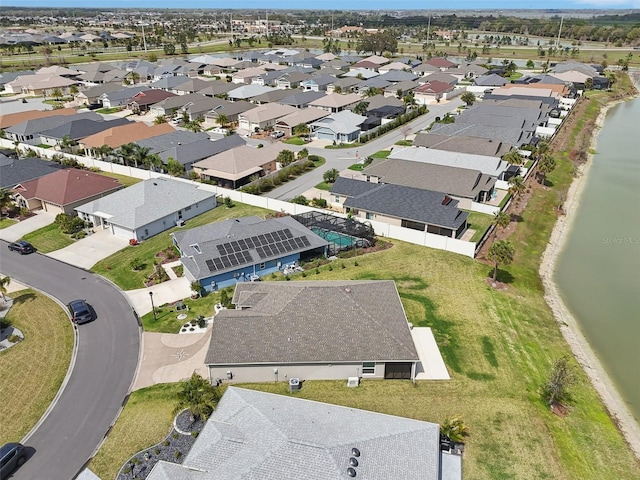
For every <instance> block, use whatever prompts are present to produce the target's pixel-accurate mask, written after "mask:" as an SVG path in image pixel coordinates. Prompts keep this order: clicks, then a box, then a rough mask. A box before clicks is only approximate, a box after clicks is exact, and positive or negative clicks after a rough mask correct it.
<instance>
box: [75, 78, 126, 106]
mask: <svg viewBox="0 0 640 480" xmlns="http://www.w3.org/2000/svg"><path fill="white" fill-rule="evenodd" d="M119 90H122V85H120V84H119V83H116V82H109V83H103V84H100V85H96V86H94V87H89V88H87V89H86V90H82V91H80V92H78V93H76V94H75V95H74V96H73V100H74V101H75V102H77V103H78V105H96V106H101V105H102V100H101V99H100V96H101V95H102V94H104V93H110V92H116V91H119Z"/></svg>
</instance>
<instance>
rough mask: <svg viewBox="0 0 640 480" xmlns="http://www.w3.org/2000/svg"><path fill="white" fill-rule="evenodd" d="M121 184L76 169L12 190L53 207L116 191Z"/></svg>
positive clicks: (30, 182) (108, 178) (53, 174)
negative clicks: (50, 204)
mask: <svg viewBox="0 0 640 480" xmlns="http://www.w3.org/2000/svg"><path fill="white" fill-rule="evenodd" d="M121 187H122V184H121V183H120V182H119V181H118V180H116V179H114V178H110V177H105V176H104V175H98V174H97V173H93V172H89V171H87V170H80V169H77V168H69V169H66V170H58V171H57V172H54V173H50V174H49V175H45V176H44V177H40V178H37V179H35V180H29V181H28V182H24V183H22V184H20V185H18V186H17V187H16V188H14V189H13V190H14V191H15V192H17V193H19V194H20V195H22V196H23V197H24V198H26V199H31V198H36V199H38V200H42V201H45V202H48V203H53V204H55V205H60V206H64V205H68V204H70V203H74V202H78V201H80V200H83V199H85V198H91V197H93V196H95V195H99V194H101V193H108V192H111V191H115V190H118V189H119V188H121Z"/></svg>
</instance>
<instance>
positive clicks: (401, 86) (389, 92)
mask: <svg viewBox="0 0 640 480" xmlns="http://www.w3.org/2000/svg"><path fill="white" fill-rule="evenodd" d="M419 86H420V84H419V83H418V82H417V81H416V80H410V81H408V82H398V83H394V84H392V85H389V86H388V87H387V88H385V89H384V96H385V97H387V98H391V97H398V92H400V96H399V97H398V98H402V97H403V96H404V95H406V94H407V93H408V92H410V91H412V90H414V89H416V88H418V87H419Z"/></svg>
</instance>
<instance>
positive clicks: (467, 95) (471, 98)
mask: <svg viewBox="0 0 640 480" xmlns="http://www.w3.org/2000/svg"><path fill="white" fill-rule="evenodd" d="M460 100H462V101H463V102H464V103H466V104H467V107H468V106H470V105H473V103H474V102H475V101H476V96H475V95H474V94H473V92H464V93H463V94H462V95H460Z"/></svg>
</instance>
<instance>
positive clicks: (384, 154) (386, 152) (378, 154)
mask: <svg viewBox="0 0 640 480" xmlns="http://www.w3.org/2000/svg"><path fill="white" fill-rule="evenodd" d="M389 155H391V150H380V151H378V152H376V153H374V154H372V155H370V157H371V158H387V157H388V156H389Z"/></svg>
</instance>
